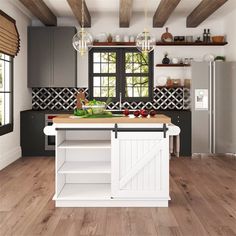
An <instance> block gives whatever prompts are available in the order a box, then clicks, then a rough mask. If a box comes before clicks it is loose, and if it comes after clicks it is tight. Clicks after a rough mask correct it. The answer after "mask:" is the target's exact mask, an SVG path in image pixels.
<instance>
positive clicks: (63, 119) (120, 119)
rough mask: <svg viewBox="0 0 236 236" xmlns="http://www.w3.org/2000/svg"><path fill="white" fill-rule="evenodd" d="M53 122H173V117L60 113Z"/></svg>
mask: <svg viewBox="0 0 236 236" xmlns="http://www.w3.org/2000/svg"><path fill="white" fill-rule="evenodd" d="M53 123H74V124H76V123H77V124H80V123H110V124H115V123H117V124H119V123H166V124H169V123H171V118H170V117H168V116H165V115H162V114H160V115H156V116H155V117H147V118H142V117H138V118H136V117H133V116H130V117H112V118H72V117H71V116H69V115H59V116H57V117H55V118H53Z"/></svg>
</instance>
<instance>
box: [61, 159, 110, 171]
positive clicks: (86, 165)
mask: <svg viewBox="0 0 236 236" xmlns="http://www.w3.org/2000/svg"><path fill="white" fill-rule="evenodd" d="M58 173H59V174H91V173H92V174H110V173H111V162H104V161H97V162H94V161H78V162H76V161H73V162H65V163H64V164H63V165H62V167H61V168H60V169H59V171H58Z"/></svg>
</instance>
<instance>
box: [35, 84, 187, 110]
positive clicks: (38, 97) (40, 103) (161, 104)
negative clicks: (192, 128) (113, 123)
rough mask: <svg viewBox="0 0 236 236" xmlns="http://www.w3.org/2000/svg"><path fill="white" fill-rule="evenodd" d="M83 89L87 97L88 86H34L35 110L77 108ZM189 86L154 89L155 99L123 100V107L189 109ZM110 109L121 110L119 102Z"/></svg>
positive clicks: (110, 106) (111, 104)
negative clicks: (144, 100) (145, 100)
mask: <svg viewBox="0 0 236 236" xmlns="http://www.w3.org/2000/svg"><path fill="white" fill-rule="evenodd" d="M79 91H83V92H84V93H85V95H86V98H88V96H89V90H88V88H33V89H32V109H33V110H47V109H49V110H73V109H75V108H76V93H77V92H79ZM190 103H191V100H190V89H189V88H166V87H163V88H159V87H156V88H154V90H153V101H149V102H123V103H122V108H128V109H131V110H136V109H147V110H150V109H155V110H160V109H161V110H167V109H168V110H188V109H190V106H191V104H190ZM107 108H108V109H109V110H119V108H120V104H119V102H110V103H109V104H108V105H107Z"/></svg>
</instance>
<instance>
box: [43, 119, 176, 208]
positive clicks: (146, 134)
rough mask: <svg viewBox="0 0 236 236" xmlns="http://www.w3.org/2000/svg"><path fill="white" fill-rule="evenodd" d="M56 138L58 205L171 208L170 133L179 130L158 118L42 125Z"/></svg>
mask: <svg viewBox="0 0 236 236" xmlns="http://www.w3.org/2000/svg"><path fill="white" fill-rule="evenodd" d="M44 132H45V134H46V135H55V136H56V159H55V172H56V173H55V196H54V200H55V202H56V206H57V207H109V206H110V207H117V206H118V207H129V206H130V207H136V206H137V207H138V206H139V207H167V206H168V201H169V200H170V196H169V136H170V135H178V134H179V132H180V129H179V128H178V127H177V126H174V125H172V124H171V119H170V118H169V117H167V116H164V115H157V116H155V117H154V118H134V117H132V116H131V117H112V118H93V119H92V118H74V117H73V116H68V115H63V116H59V117H56V118H54V119H53V126H47V127H45V129H44Z"/></svg>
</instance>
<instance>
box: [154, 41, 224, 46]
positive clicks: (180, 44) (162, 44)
mask: <svg viewBox="0 0 236 236" xmlns="http://www.w3.org/2000/svg"><path fill="white" fill-rule="evenodd" d="M226 44H228V43H227V42H223V43H203V42H202V43H194V42H192V43H190V42H169V43H164V42H157V43H156V45H157V46H224V45H226Z"/></svg>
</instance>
